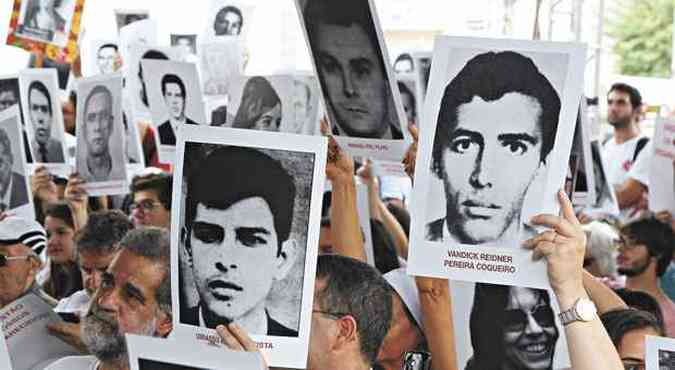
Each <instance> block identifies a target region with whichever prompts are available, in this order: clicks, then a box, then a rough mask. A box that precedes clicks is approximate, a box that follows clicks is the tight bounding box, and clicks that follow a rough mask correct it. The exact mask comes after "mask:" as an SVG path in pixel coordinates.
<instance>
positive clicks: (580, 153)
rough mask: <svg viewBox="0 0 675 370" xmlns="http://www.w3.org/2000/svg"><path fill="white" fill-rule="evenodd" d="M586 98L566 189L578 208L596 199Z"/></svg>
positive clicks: (579, 120)
mask: <svg viewBox="0 0 675 370" xmlns="http://www.w3.org/2000/svg"><path fill="white" fill-rule="evenodd" d="M584 100H585V98H582V104H581V105H580V107H579V115H578V116H577V122H576V127H575V129H574V141H573V142H572V151H571V153H570V159H569V168H570V175H571V176H569V178H568V179H566V181H565V191H566V192H567V194H568V195H569V196H570V199H571V200H572V204H573V205H574V206H575V207H576V208H577V209H580V208H583V207H586V206H592V205H593V202H594V201H595V193H596V191H595V177H594V176H593V161H592V155H591V140H590V129H591V127H590V125H589V124H588V119H587V117H586V115H587V112H586V104H585V101H584Z"/></svg>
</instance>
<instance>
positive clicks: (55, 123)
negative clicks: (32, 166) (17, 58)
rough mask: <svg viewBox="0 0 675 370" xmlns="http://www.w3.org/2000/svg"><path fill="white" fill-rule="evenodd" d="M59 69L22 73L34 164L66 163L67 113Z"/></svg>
mask: <svg viewBox="0 0 675 370" xmlns="http://www.w3.org/2000/svg"><path fill="white" fill-rule="evenodd" d="M56 79H57V76H56V70H55V69H53V68H48V69H27V70H23V71H21V72H20V74H19V85H20V87H21V90H20V91H21V100H22V107H23V110H24V114H23V116H24V118H25V120H26V124H25V127H26V129H27V132H28V143H29V146H30V150H31V155H32V157H33V162H34V163H43V164H48V165H57V166H63V165H65V163H66V160H65V158H66V153H65V145H64V128H63V112H62V110H61V101H60V95H59V94H60V93H59V90H58V87H57V82H56Z"/></svg>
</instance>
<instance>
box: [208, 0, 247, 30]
mask: <svg viewBox="0 0 675 370" xmlns="http://www.w3.org/2000/svg"><path fill="white" fill-rule="evenodd" d="M243 26H244V15H243V13H242V11H241V9H239V8H238V7H236V6H233V5H228V6H225V7H222V8H221V9H220V10H218V12H217V13H216V16H215V18H214V20H213V32H214V34H215V35H216V36H239V35H241V30H242V27H243Z"/></svg>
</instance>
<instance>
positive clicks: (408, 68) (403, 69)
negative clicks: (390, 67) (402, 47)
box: [394, 59, 413, 73]
mask: <svg viewBox="0 0 675 370" xmlns="http://www.w3.org/2000/svg"><path fill="white" fill-rule="evenodd" d="M394 71H396V73H410V72H412V71H413V62H412V60H410V59H401V60H399V61H398V62H396V64H394Z"/></svg>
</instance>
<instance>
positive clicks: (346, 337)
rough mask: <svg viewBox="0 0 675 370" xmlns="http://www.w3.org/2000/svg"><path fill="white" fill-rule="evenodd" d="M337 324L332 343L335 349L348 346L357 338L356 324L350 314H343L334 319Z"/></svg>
mask: <svg viewBox="0 0 675 370" xmlns="http://www.w3.org/2000/svg"><path fill="white" fill-rule="evenodd" d="M336 324H337V326H338V332H337V336H336V338H335V343H334V344H333V345H334V346H335V347H336V349H338V350H339V349H342V348H345V347H348V346H349V345H350V344H351V343H354V342H357V341H358V339H359V331H358V324H357V323H356V320H355V319H354V317H352V316H351V315H346V316H343V317H341V318H339V319H337V320H336Z"/></svg>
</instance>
